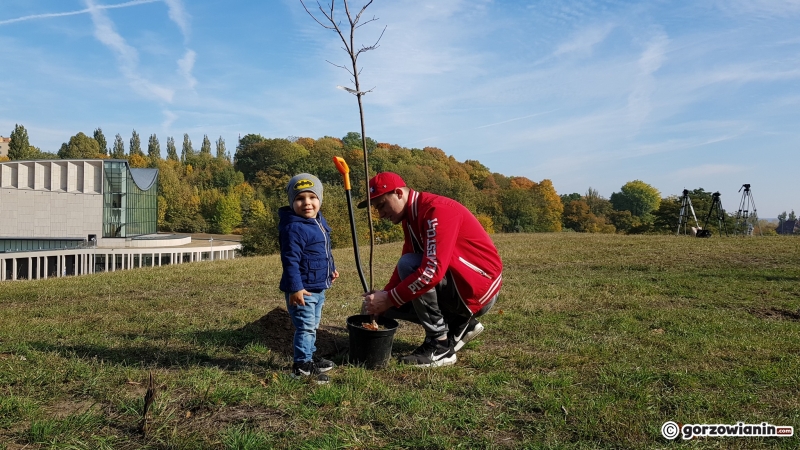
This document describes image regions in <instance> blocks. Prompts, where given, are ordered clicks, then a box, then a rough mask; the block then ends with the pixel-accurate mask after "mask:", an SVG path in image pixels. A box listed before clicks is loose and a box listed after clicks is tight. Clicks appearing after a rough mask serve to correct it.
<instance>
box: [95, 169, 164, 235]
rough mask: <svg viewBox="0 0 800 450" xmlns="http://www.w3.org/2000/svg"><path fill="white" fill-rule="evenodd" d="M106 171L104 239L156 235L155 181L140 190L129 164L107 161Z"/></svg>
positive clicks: (104, 182)
mask: <svg viewBox="0 0 800 450" xmlns="http://www.w3.org/2000/svg"><path fill="white" fill-rule="evenodd" d="M103 172H104V177H103V184H104V186H103V237H106V238H126V237H131V236H139V235H142V234H152V233H155V232H156V231H157V224H158V189H157V188H156V186H157V184H158V183H156V181H155V178H154V179H153V182H152V184H151V185H150V186H145V189H146V190H145V189H142V188H140V187H139V185H137V183H136V181H134V178H133V175H132V173H131V169H130V168H129V167H128V163H127V162H126V161H117V160H113V161H105V162H104V163H103ZM156 177H157V175H156Z"/></svg>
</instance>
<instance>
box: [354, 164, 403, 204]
mask: <svg viewBox="0 0 800 450" xmlns="http://www.w3.org/2000/svg"><path fill="white" fill-rule="evenodd" d="M405 186H406V182H405V181H403V179H402V178H400V175H398V174H396V173H394V172H381V173H379V174H377V175H375V176H374V177H372V178H370V180H369V199H370V200H374V199H376V198H378V197H380V196H381V195H383V194H386V193H387V192H392V191H394V190H395V189H397V188H399V187H405ZM358 207H359V208H366V207H367V201H366V200H362V201H361V203H359V204H358Z"/></svg>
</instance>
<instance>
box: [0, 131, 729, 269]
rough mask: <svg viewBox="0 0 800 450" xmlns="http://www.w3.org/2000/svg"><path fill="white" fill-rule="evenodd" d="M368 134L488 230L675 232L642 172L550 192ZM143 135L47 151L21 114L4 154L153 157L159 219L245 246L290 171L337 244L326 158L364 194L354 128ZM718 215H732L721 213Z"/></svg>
mask: <svg viewBox="0 0 800 450" xmlns="http://www.w3.org/2000/svg"><path fill="white" fill-rule="evenodd" d="M366 141H367V152H368V155H369V161H370V173H371V174H373V175H374V174H375V173H377V172H382V171H392V172H396V173H398V174H399V175H400V176H402V177H403V179H404V180H405V181H406V183H407V184H408V185H409V186H410V187H412V188H414V189H416V190H419V191H427V192H433V193H436V194H440V195H444V196H447V197H450V198H453V199H455V200H457V201H459V202H461V203H462V204H464V205H465V206H466V207H467V208H469V209H470V210H471V211H472V212H473V213H474V214H475V216H476V217H477V218H478V220H479V221H480V223H481V224H482V225H483V226H484V228H485V229H486V230H487V231H489V232H490V233H493V232H505V233H508V232H557V231H562V230H566V231H575V232H588V233H628V234H635V233H669V232H672V233H674V232H675V229H676V227H677V218H678V215H679V209H680V199H679V198H677V197H667V198H661V194H660V193H659V191H658V190H656V189H655V188H654V187H652V186H650V185H649V184H647V183H645V182H643V181H640V180H634V181H631V182H628V183H626V184H625V185H623V186H622V187H621V189H620V191H619V192H615V193H613V194H612V195H611V197H610V198H609V199H606V198H604V197H602V196H601V195H600V194H599V193H598V192H597V191H596V190H594V189H592V188H591V187H590V188H589V189H588V191H587V192H586V193H585V194H584V195H581V194H578V193H573V194H568V195H558V194H557V192H556V189H555V187H554V186H553V184H552V182H551V181H550V180H549V179H543V180H541V181H539V182H535V181H532V180H530V179H528V178H525V177H518V176H506V175H503V174H500V173H496V172H492V171H491V170H490V169H489V168H488V167H486V166H485V165H483V164H482V163H480V162H479V161H476V160H466V161H464V162H459V161H457V160H456V159H455V158H454V157H453V156H448V155H447V154H446V153H445V152H444V151H442V150H441V149H439V148H436V147H424V148H421V149H420V148H406V147H401V146H399V145H395V144H388V143H379V142H377V141H375V140H374V139H372V138H369V137H368V138H367V139H366ZM142 145H143V144H142V142H141V138H140V136H139V134H138V133H137V132H136V130H133V132H132V134H131V137H130V139H129V141H128V146H127V150H126V146H125V141H124V140H123V139H122V137H121V136H120V135H119V134H117V135H116V136H115V139H114V141H113V143H109V142H108V141H107V140H106V138H105V135H104V134H103V131H102V129H100V128H97V129H96V130H94V132H93V134H92V136H88V135H86V134H84V133H82V132H80V133H78V134H76V135H75V136H72V137H70V139H69V141H68V142H65V143H63V144H62V145H61V148H60V149H59V150H58V152H57V153H47V152H43V151H41V150H40V149H38V148H36V147H33V146H31V145H30V144H29V142H28V134H27V131H26V130H25V128H24V127H23V126H21V125H17V126H16V127H15V129H14V131H13V132H12V133H11V142H10V143H9V154H8V158H9V159H11V160H35V159H55V158H61V159H74V158H114V159H127V160H128V162H129V164H130V166H131V167H134V168H142V167H151V168H157V169H159V183H158V197H159V198H158V200H159V201H158V228H159V230H161V231H172V232H185V233H198V232H211V233H220V234H231V233H235V234H241V235H242V244H243V249H244V252H245V253H246V254H268V253H274V252H276V251H277V250H278V248H277V220H278V217H277V210H278V208H279V207H281V206H284V205H286V204H287V203H288V199H287V198H286V191H285V189H286V183H288V181H289V179H290V178H291V177H292V176H294V175H295V174H297V173H301V172H308V173H312V174H314V175H316V176H317V177H319V179H320V180H321V181H322V182H323V184H324V185H325V195H324V201H323V204H322V213H323V214H324V215H325V217H326V219H327V220H328V222H329V223H330V224H331V227H332V229H333V235H332V240H333V244H334V246H335V247H341V246H350V245H351V241H350V239H351V238H350V233H349V230H350V229H349V216H348V211H347V203H346V197H345V192H344V187H343V180H342V177H341V175H340V174H339V172H338V171H337V170H336V167H335V166H334V164H333V161H332V160H333V157H334V156H341V157H343V158H344V159H345V160H346V161H347V164H348V166H349V167H350V168H351V174H350V176H351V180H352V188H353V191H352V196H353V198H354V199H362V198H364V197H365V196H366V189H365V182H364V178H365V177H364V173H363V172H364V168H363V164H361V161H363V150H362V141H361V135H360V134H359V133H357V132H350V133H347V134H346V135H345V136H344V137H342V138H337V137H331V136H324V137H321V138H318V139H313V138H309V137H290V138H266V137H263V136H261V135H259V134H247V135H245V136H243V137H241V138H240V139H239V141H238V143H237V145H236V149H235V153H234V155H233V157H231V154H230V152H228V151H227V149H226V145H225V141H224V139H222V137H220V138H219V139H217V140H216V141H215V150H214V151H213V152H212V144H211V141H210V140H209V138H208V136H207V135H204V136H203V141H202V144H201V146H200V149H199V151H196V150H195V149H194V146H193V144H192V141H191V139H190V138H189V135H188V134H184V135H183V142H182V145H181V150H180V152H178V149H177V147H176V144H175V141H174V139H173V138H172V137H168V138H167V143H166V157H165V158H162V153H161V144H160V142H159V139H158V137H157V136H156V135H155V134H151V135H150V137H149V139H148V143H147V151H146V152H145V151H144V150H143V149H142ZM690 196H691V198H692V201H693V202H694V206H695V209H696V211H698V214H700V213H699V212H700V211H705V210H706V209H707V207H708V206H710V201H711V194H710V193H708V192H706V191H704V190H703V189H695V190H694V191H691V193H690ZM355 214H356V220H357V223H359V224H362V225H359V228H358V232H359V239H360V240H362V242H367V240H368V239H369V237H368V235H369V232H368V230H367V227H366V222H367V217H366V214H367V212H366V211H365V210H356V212H355ZM373 219H376V220H375V227H376V228H375V237H376V240H377V241H378V242H392V241H396V240H400V239H402V229H401V228H400V227H399V226H398V225H393V224H391V223H388V222H386V221H379V220H377V216H375V217H373ZM698 219H699V220H700V221H701V222H702V218H701V217H698ZM726 220H728V221H731V223H732V221H733V219H732V217H730V216H729V215H726ZM701 225H702V223H701ZM712 225H713V224H712Z"/></svg>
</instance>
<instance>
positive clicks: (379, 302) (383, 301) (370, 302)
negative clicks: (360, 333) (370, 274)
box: [363, 291, 394, 315]
mask: <svg viewBox="0 0 800 450" xmlns="http://www.w3.org/2000/svg"><path fill="white" fill-rule="evenodd" d="M363 297H364V310H366V312H367V314H370V315H381V314H383V313H384V312H386V311H387V310H388V309H389V308H391V307H392V306H394V305H393V304H392V302H391V300H389V293H388V292H386V291H369V292H367V293H366V294H364V295H363Z"/></svg>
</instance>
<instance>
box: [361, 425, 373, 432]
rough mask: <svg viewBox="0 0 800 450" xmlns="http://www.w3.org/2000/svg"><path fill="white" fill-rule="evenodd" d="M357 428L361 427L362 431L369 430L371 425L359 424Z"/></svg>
mask: <svg viewBox="0 0 800 450" xmlns="http://www.w3.org/2000/svg"><path fill="white" fill-rule="evenodd" d="M359 428H361V429H362V430H364V431H369V430H371V429H372V427H371V426H369V425H361V426H360V427H359Z"/></svg>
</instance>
